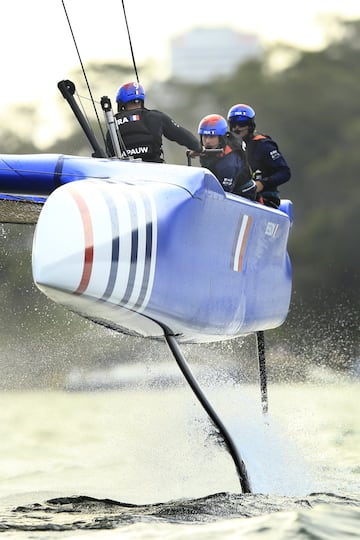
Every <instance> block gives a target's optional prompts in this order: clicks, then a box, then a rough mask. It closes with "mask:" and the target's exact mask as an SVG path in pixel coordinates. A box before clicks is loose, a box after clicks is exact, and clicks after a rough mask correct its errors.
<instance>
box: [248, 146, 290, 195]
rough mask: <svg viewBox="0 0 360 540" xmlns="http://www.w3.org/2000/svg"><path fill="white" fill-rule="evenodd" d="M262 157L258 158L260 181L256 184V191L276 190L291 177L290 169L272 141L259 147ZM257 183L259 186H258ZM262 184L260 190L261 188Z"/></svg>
mask: <svg viewBox="0 0 360 540" xmlns="http://www.w3.org/2000/svg"><path fill="white" fill-rule="evenodd" d="M261 150H262V152H261V153H262V155H261V158H260V167H259V168H260V170H261V172H262V179H261V181H259V180H256V178H254V180H255V181H256V183H257V186H258V191H262V190H267V189H271V188H276V187H277V186H280V185H281V184H285V182H287V181H288V180H290V177H291V171H290V167H289V165H288V164H287V162H286V160H285V158H284V156H283V155H282V154H281V153H280V152H279V149H278V147H277V145H276V143H275V142H274V141H266V142H265V141H264V142H263V143H262V145H261ZM258 182H259V184H258ZM261 184H262V186H263V187H262V188H261Z"/></svg>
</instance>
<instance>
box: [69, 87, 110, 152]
mask: <svg viewBox="0 0 360 540" xmlns="http://www.w3.org/2000/svg"><path fill="white" fill-rule="evenodd" d="M58 89H59V90H60V92H61V93H62V95H63V97H64V98H65V99H66V101H67V102H68V104H69V105H70V107H71V110H72V111H73V113H74V114H75V116H76V118H77V120H78V122H79V124H80V126H81V127H82V129H83V131H84V133H85V135H86V137H87V138H88V141H89V142H90V144H91V146H92V148H93V150H94V154H93V157H107V156H106V154H105V152H104V150H103V149H102V148H101V146H100V145H99V143H98V141H97V140H96V138H95V135H94V133H93V132H92V130H91V128H90V126H89V124H88V122H87V120H86V118H85V117H84V115H83V113H82V112H81V110H80V108H79V106H78V104H77V103H76V101H75V98H74V93H75V84H74V83H73V82H71V81H60V82H58Z"/></svg>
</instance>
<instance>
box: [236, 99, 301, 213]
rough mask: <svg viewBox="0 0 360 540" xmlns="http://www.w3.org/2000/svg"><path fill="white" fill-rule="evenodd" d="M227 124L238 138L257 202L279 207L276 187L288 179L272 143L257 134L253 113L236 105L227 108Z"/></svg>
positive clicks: (274, 144) (251, 109) (280, 155)
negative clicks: (244, 155)
mask: <svg viewBox="0 0 360 540" xmlns="http://www.w3.org/2000/svg"><path fill="white" fill-rule="evenodd" d="M227 119H228V124H229V129H230V131H231V133H234V134H236V135H238V136H240V137H241V139H242V140H243V142H244V143H245V151H246V157H247V161H248V164H249V166H250V168H251V171H252V174H253V178H254V179H255V181H256V189H257V200H260V201H261V202H263V203H264V204H266V205H267V206H272V207H275V208H277V207H278V206H279V205H280V194H279V191H278V187H279V186H280V185H281V184H284V183H285V182H287V181H288V180H290V177H291V171H290V167H289V165H288V164H287V162H286V160H285V158H284V156H283V155H282V154H281V152H280V150H279V147H278V145H277V144H276V142H275V141H274V140H273V139H272V138H271V137H270V136H269V135H263V134H262V133H257V132H256V130H255V128H256V124H255V111H254V109H253V108H252V107H250V106H249V105H246V104H244V103H239V104H237V105H234V106H233V107H231V108H230V110H229V112H228V116H227Z"/></svg>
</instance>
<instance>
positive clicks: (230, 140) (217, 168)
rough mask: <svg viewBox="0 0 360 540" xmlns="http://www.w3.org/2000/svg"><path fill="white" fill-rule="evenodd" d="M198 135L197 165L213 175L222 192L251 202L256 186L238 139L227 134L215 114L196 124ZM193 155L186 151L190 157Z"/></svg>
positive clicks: (225, 128)
mask: <svg viewBox="0 0 360 540" xmlns="http://www.w3.org/2000/svg"><path fill="white" fill-rule="evenodd" d="M198 133H199V135H200V143H201V146H203V147H204V151H203V152H202V153H201V154H200V164H201V166H202V167H205V168H207V169H209V170H210V171H211V172H212V173H213V174H214V175H215V176H216V178H217V179H218V180H219V181H220V183H221V185H222V186H223V188H224V190H225V191H228V192H230V193H234V194H235V195H240V196H242V197H246V198H247V199H252V200H254V199H255V196H256V184H255V182H254V180H253V179H252V178H251V171H250V169H249V167H248V165H247V163H246V156H245V152H244V150H243V148H242V142H241V139H240V138H239V137H237V136H236V135H234V134H232V133H230V132H229V131H228V126H227V122H226V120H225V118H223V117H222V116H220V115H219V114H209V115H207V116H205V117H204V118H203V119H202V120H201V121H200V123H199V128H198ZM206 150H208V152H206ZM216 150H218V151H216ZM196 155H197V154H196V153H195V152H190V157H196Z"/></svg>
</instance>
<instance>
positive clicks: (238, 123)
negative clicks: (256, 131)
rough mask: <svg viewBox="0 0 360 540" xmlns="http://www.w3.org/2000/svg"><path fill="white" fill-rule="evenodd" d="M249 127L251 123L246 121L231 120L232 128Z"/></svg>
mask: <svg viewBox="0 0 360 540" xmlns="http://www.w3.org/2000/svg"><path fill="white" fill-rule="evenodd" d="M247 127H249V125H248V124H247V123H245V122H236V121H235V122H230V129H236V128H238V129H243V128H247Z"/></svg>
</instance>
